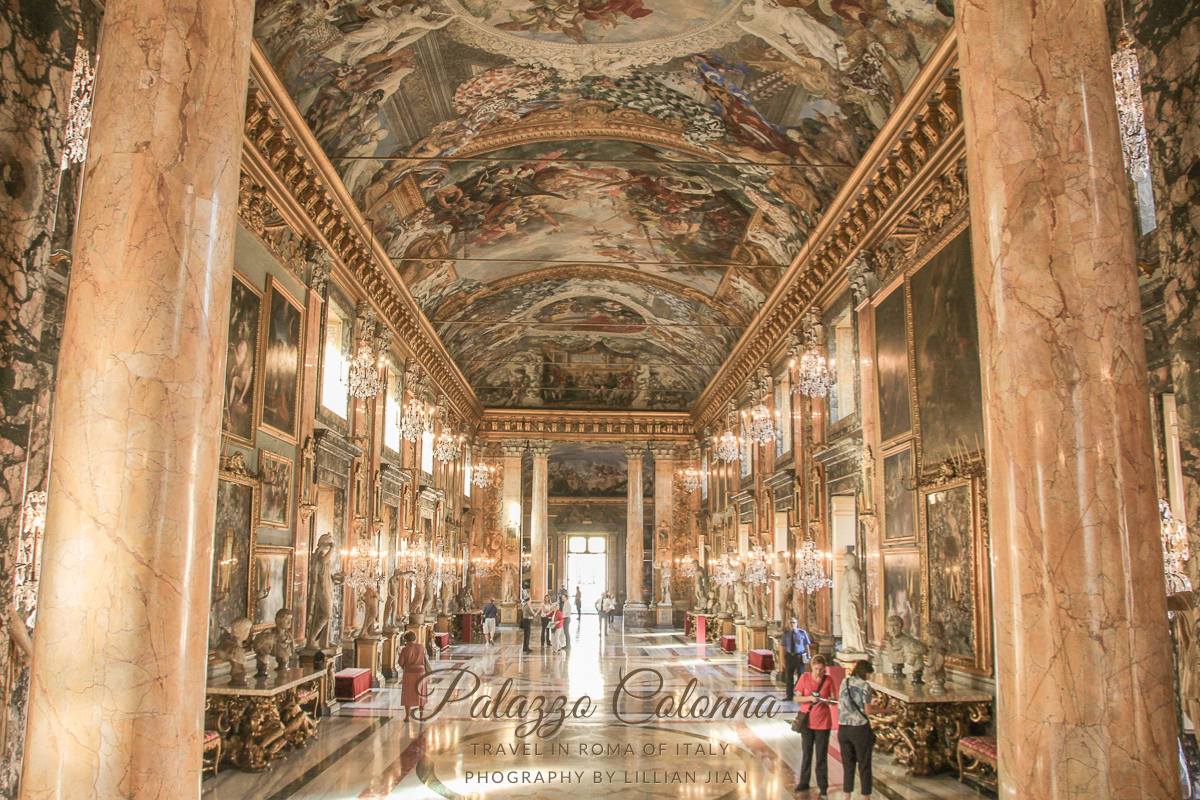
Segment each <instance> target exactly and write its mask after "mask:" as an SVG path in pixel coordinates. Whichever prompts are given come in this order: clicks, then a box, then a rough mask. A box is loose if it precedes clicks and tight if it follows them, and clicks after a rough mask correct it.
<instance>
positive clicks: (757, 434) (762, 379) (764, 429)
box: [747, 367, 775, 445]
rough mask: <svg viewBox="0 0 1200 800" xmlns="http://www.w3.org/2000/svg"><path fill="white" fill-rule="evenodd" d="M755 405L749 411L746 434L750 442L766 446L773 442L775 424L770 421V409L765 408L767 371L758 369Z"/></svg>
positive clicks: (761, 368) (762, 368) (764, 368)
mask: <svg viewBox="0 0 1200 800" xmlns="http://www.w3.org/2000/svg"><path fill="white" fill-rule="evenodd" d="M754 394H755V398H754V399H755V401H756V402H755V404H754V407H753V408H752V409H750V424H749V426H747V432H748V433H749V436H750V441H752V442H757V443H758V444H760V445H767V444H770V443H771V442H773V441H775V422H774V420H772V419H771V409H769V408H767V399H766V398H767V369H766V367H759V368H758V386H757V388H756V389H755V392H754Z"/></svg>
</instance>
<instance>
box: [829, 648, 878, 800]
mask: <svg viewBox="0 0 1200 800" xmlns="http://www.w3.org/2000/svg"><path fill="white" fill-rule="evenodd" d="M874 671H875V670H874V668H873V667H872V666H871V662H870V661H867V660H866V659H862V660H860V661H858V662H856V663H855V664H854V669H852V670H851V671H850V674H849V675H848V676H847V677H846V680H845V682H843V683H842V690H841V692H840V694H841V700H840V701H839V702H838V747H839V749H840V750H841V753H842V772H843V774H844V775H845V776H846V777H845V780H846V783H845V786H844V790H845V792H846V797H847V798H849V797H850V795H852V794H853V793H854V773H855V770H856V769H857V771H858V777H859V790H860V791H861V792H862V795H863V797H870V796H871V753H872V752H873V751H874V750H875V732H874V731H873V730H871V718H870V716H869V715H870V714H874V713H875V712H876V711H877V709H876V708H875V706H874V704H873V703H872V702H871V701H872V700H874V699H875V692H874V690H873V689H872V688H871V684H869V683H867V679H868V677H869V676H870V675H871V673H872V672H874Z"/></svg>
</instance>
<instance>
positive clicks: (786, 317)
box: [692, 28, 963, 427]
mask: <svg viewBox="0 0 1200 800" xmlns="http://www.w3.org/2000/svg"><path fill="white" fill-rule="evenodd" d="M956 59H957V49H956V39H955V32H954V29H953V28H951V29H950V30H949V31H948V32H947V34H946V37H945V38H944V39H943V40H942V43H941V44H940V45H938V48H937V49H936V50H935V51H934V52H933V54H932V55H931V56H930V58H929V61H927V62H926V63H925V66H924V68H922V70H921V73H920V75H918V76H917V79H916V80H915V81H914V82H913V85H912V87H911V88H910V89H909V91H908V93H907V94H906V95H905V96H904V98H903V99H902V100H901V102H900V104H899V105H898V106H897V108H896V110H895V111H894V112H893V113H892V115H891V117H890V118H889V119H888V121H887V124H885V125H884V127H883V130H881V131H880V133H879V135H878V136H877V137H876V138H875V141H874V142H873V143H872V144H871V147H870V148H869V149H868V150H867V152H866V154H865V155H864V156H863V158H862V160H861V161H860V162H859V164H858V166H857V167H856V168H855V170H854V172H853V173H852V174H851V176H850V179H849V180H848V181H847V182H846V184H845V185H844V186H843V187H842V188H841V190H840V191H839V192H838V194H837V196H836V197H835V198H834V201H833V203H832V204H831V205H830V207H829V209H828V210H827V211H826V212H825V214H824V216H822V217H821V221H820V222H819V223H818V224H817V226H816V228H815V229H814V230H813V231H812V234H811V236H810V237H809V239H808V241H807V242H806V243H805V244H804V246H803V247H802V248H801V249H800V252H799V253H798V254H797V255H796V258H795V260H794V261H793V262H792V265H791V266H790V267H789V268H788V270H787V272H786V273H784V275H783V277H782V278H781V279H780V281H779V283H778V284H777V285H776V287H775V290H774V291H773V292H772V293H771V296H770V297H768V298H767V301H766V302H765V303H764V304H763V306H762V308H761V309H759V311H758V313H757V314H756V315H755V317H754V320H753V321H752V322H751V324H750V326H749V327H748V328H747V329H746V331H745V333H743V334H742V337H741V338H740V339H739V340H738V343H737V344H736V345H735V346H734V349H733V352H732V353H730V355H729V358H728V359H726V361H725V363H724V364H723V365H722V366H721V368H720V369H719V370H718V371H717V374H716V375H715V376H714V377H713V379H712V381H711V382H710V383H709V385H708V386H707V387H705V389H704V391H703V393H701V395H700V399H699V400H698V401H697V402H696V405H695V406H694V407H693V409H692V414H693V416H694V417H695V418H696V421H697V425H698V426H700V427H702V426H704V425H708V424H711V423H712V422H713V421H714V420H717V419H718V418H720V416H721V415H722V414H723V413H724V408H725V404H726V402H727V401H728V400H729V399H730V398H731V397H734V396H735V395H736V393H737V392H738V390H739V389H740V388H741V387H742V386H744V385H745V384H746V382H747V381H748V380H749V379H750V378H752V377H753V375H754V373H755V370H756V369H757V368H758V366H759V365H760V364H762V363H764V362H766V361H767V360H769V359H770V358H771V357H772V356H773V355H775V354H778V353H780V352H782V349H783V348H784V347H785V342H786V339H787V333H788V331H790V330H791V329H792V328H793V327H795V326H796V325H797V324H798V323H799V321H800V318H801V316H802V315H803V313H804V312H805V310H807V309H808V308H809V307H810V306H811V305H813V303H814V301H815V300H816V299H817V297H818V295H819V294H820V293H821V292H823V291H825V290H827V289H828V288H829V287H830V285H831V284H832V283H833V282H835V281H837V280H842V279H844V277H845V269H846V265H847V264H848V263H849V262H850V261H851V260H852V259H853V258H854V256H855V255H856V254H857V252H858V251H859V250H860V249H861V248H862V247H864V246H865V245H866V244H867V243H868V241H869V240H870V239H872V238H875V237H876V235H877V233H878V231H879V230H881V228H883V227H885V226H889V225H895V224H896V221H897V220H898V219H900V218H902V217H903V215H904V214H906V213H907V212H908V210H909V209H910V208H911V206H912V205H913V204H915V203H916V202H917V201H918V200H919V199H920V194H921V192H922V190H923V189H926V188H928V185H929V184H930V182H931V181H933V180H936V179H937V178H938V177H939V176H940V175H942V174H943V173H945V172H946V171H947V169H949V168H951V167H953V166H954V164H955V163H956V161H957V158H958V157H959V156H961V149H962V139H963V130H962V108H961V100H960V96H959V92H958V82H957V75H956V74H955V71H954V63H955V61H956ZM956 154H957V155H956ZM948 164H949V166H948Z"/></svg>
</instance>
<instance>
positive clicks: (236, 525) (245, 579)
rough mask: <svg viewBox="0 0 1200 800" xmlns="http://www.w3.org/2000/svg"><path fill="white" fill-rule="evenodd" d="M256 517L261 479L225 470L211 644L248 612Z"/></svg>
mask: <svg viewBox="0 0 1200 800" xmlns="http://www.w3.org/2000/svg"><path fill="white" fill-rule="evenodd" d="M257 519H258V481H257V480H255V479H254V478H249V477H242V476H235V475H230V474H222V475H221V476H220V478H219V479H218V480H217V509H216V516H215V524H214V526H213V570H212V587H211V595H210V596H211V604H212V605H211V610H210V613H211V619H212V623H211V624H210V625H209V630H208V638H209V647H210V648H211V647H215V646H216V643H217V641H218V640H219V639H220V638H221V631H223V630H229V626H230V625H232V624H233V621H234V620H236V619H238V618H239V617H245V616H248V614H247V607H246V597H247V592H248V590H249V579H250V553H251V550H252V549H253V540H254V527H255V522H256V521H257Z"/></svg>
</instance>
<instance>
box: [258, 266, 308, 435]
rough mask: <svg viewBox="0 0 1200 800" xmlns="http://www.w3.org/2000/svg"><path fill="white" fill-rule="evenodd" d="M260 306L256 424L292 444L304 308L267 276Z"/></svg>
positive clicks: (298, 393)
mask: <svg viewBox="0 0 1200 800" xmlns="http://www.w3.org/2000/svg"><path fill="white" fill-rule="evenodd" d="M263 307H264V310H265V312H266V313H265V314H264V316H263V320H262V338H261V342H262V348H261V352H262V356H263V357H262V369H261V370H259V373H260V375H261V377H260V379H259V385H260V387H261V391H260V394H261V398H262V399H261V401H260V402H261V411H260V414H259V425H260V427H262V428H263V430H265V431H266V432H267V433H270V434H272V435H274V436H278V437H279V438H280V439H283V440H284V441H287V442H290V443H292V444H295V443H296V427H297V422H298V417H299V414H298V411H299V405H300V401H299V396H300V365H301V363H302V361H301V349H302V347H301V333H302V330H303V321H304V307H303V306H301V305H300V303H298V302H297V301H296V300H295V298H293V297H292V296H291V295H290V294H288V293H287V292H286V291H285V290H284V289H283V288H282V287H280V285H279V283H278V282H277V281H276V280H275V279H274V277H273V276H267V290H266V294H265V295H264V298H263Z"/></svg>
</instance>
